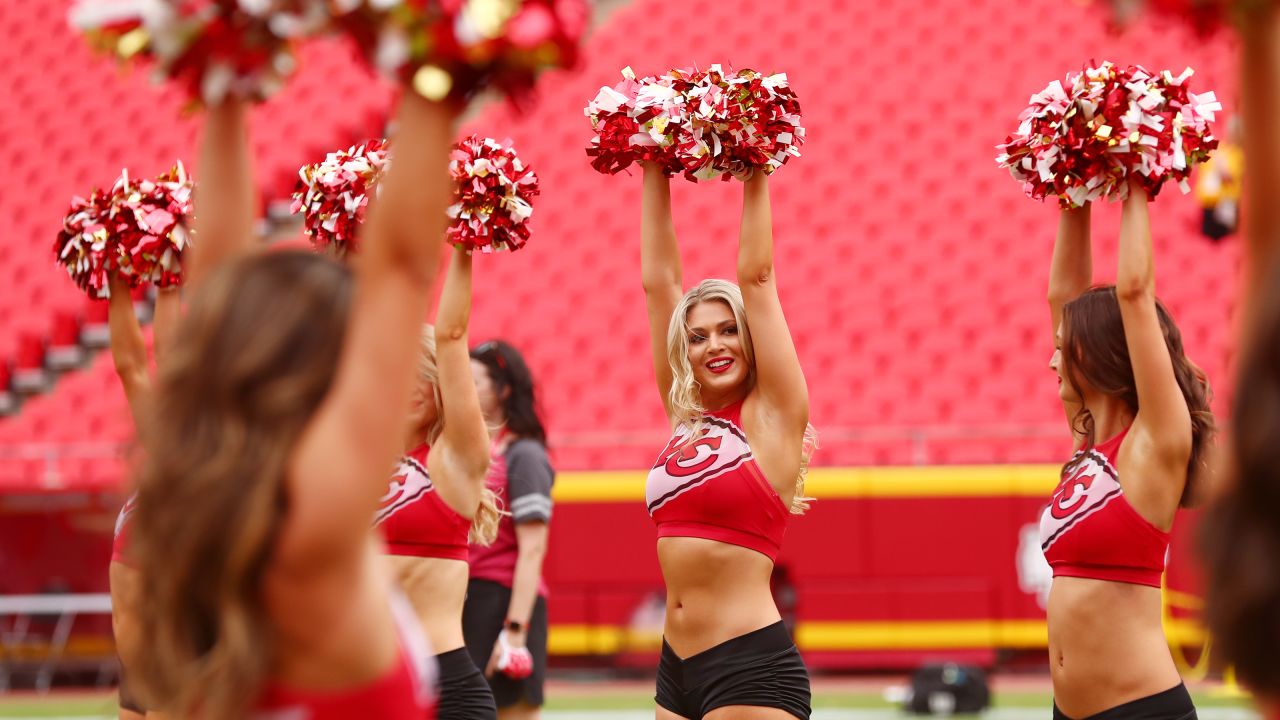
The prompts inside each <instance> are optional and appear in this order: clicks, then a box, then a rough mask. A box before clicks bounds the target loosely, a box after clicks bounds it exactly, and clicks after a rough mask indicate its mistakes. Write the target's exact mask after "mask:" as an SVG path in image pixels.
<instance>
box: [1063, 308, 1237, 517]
mask: <svg viewBox="0 0 1280 720" xmlns="http://www.w3.org/2000/svg"><path fill="white" fill-rule="evenodd" d="M1156 315H1157V317H1159V319H1160V329H1161V331H1162V334H1163V335H1164V342H1165V346H1166V347H1167V348H1168V349H1169V357H1170V358H1171V359H1172V360H1173V372H1174V375H1175V376H1176V377H1177V379H1178V388H1179V389H1180V390H1181V391H1182V397H1183V399H1185V400H1186V402H1187V409H1188V410H1189V411H1190V412H1191V458H1190V459H1189V460H1188V462H1187V483H1186V485H1185V486H1184V488H1183V491H1182V498H1181V500H1180V505H1181V506H1182V507H1188V506H1190V505H1191V504H1192V501H1193V499H1195V498H1196V493H1195V490H1196V486H1197V481H1198V480H1199V478H1200V477H1201V476H1202V475H1203V473H1204V470H1205V463H1206V458H1207V453H1208V448H1209V444H1210V443H1211V442H1212V440H1213V435H1214V433H1215V432H1216V425H1215V423H1214V419H1213V413H1212V411H1210V409H1209V403H1210V402H1211V400H1212V399H1213V391H1212V390H1211V388H1210V387H1209V380H1208V378H1207V377H1206V376H1205V374H1204V371H1203V370H1201V369H1200V368H1199V367H1197V366H1196V364H1195V363H1193V362H1191V359H1190V358H1188V357H1187V353H1186V350H1185V349H1184V348H1183V346H1182V333H1181V332H1180V331H1179V330H1178V326H1177V324H1176V323H1174V321H1173V316H1172V315H1170V314H1169V310H1168V309H1167V308H1165V306H1164V303H1162V302H1160V301H1159V300H1156ZM1062 365H1063V369H1064V370H1065V372H1064V373H1063V374H1064V375H1065V376H1066V378H1067V382H1069V383H1071V387H1072V388H1073V389H1075V391H1076V394H1077V396H1079V397H1084V394H1083V389H1082V381H1083V382H1084V383H1088V385H1089V386H1090V387H1092V388H1094V389H1096V390H1097V391H1098V392H1100V393H1103V394H1104V395H1108V396H1111V397H1115V398H1119V399H1120V400H1121V401H1122V402H1124V404H1125V407H1127V408H1128V409H1129V411H1130V412H1132V413H1134V414H1135V415H1136V414H1137V412H1138V386H1137V382H1136V381H1135V380H1134V377H1133V363H1132V361H1131V360H1130V359H1129V346H1128V344H1126V342H1125V334H1124V322H1123V321H1122V320H1121V317H1120V302H1119V300H1117V299H1116V288H1115V286H1114V285H1105V286H1101V287H1096V288H1093V289H1091V290H1088V291H1087V292H1085V293H1083V294H1082V295H1080V296H1079V297H1077V298H1076V299H1074V300H1072V301H1071V302H1069V303H1067V304H1066V305H1065V306H1064V307H1063V308H1062ZM1071 424H1072V427H1073V428H1074V429H1075V431H1076V432H1077V433H1079V434H1080V435H1082V436H1083V437H1084V438H1085V439H1086V440H1085V442H1086V447H1092V446H1093V445H1094V443H1096V442H1097V440H1098V439H1097V438H1096V437H1094V426H1093V416H1092V415H1091V414H1090V413H1089V411H1088V409H1086V408H1084V407H1083V406H1081V408H1080V410H1079V412H1077V413H1076V416H1075V417H1074V418H1072V420H1071ZM1073 462H1074V461H1073ZM1071 464H1072V463H1068V464H1067V468H1066V469H1067V470H1069V469H1070V466H1071Z"/></svg>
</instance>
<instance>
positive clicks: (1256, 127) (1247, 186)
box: [1240, 3, 1280, 357]
mask: <svg viewBox="0 0 1280 720" xmlns="http://www.w3.org/2000/svg"><path fill="white" fill-rule="evenodd" d="M1240 36H1241V42H1240V49H1241V55H1240V73H1241V76H1240V84H1241V88H1240V105H1241V113H1242V116H1243V124H1242V128H1243V133H1244V143H1243V144H1244V153H1245V169H1244V175H1245V179H1244V212H1245V215H1244V223H1243V225H1244V227H1243V231H1244V239H1245V260H1244V265H1243V267H1244V278H1243V279H1244V292H1243V293H1242V298H1241V304H1242V313H1243V325H1244V328H1245V334H1244V336H1243V337H1244V340H1243V342H1242V343H1241V344H1242V346H1245V345H1248V343H1249V341H1250V338H1251V335H1252V333H1251V332H1250V328H1252V325H1253V318H1254V316H1255V315H1257V311H1256V308H1257V305H1258V303H1259V302H1260V301H1261V298H1262V296H1263V295H1264V294H1265V290H1266V288H1267V287H1268V284H1267V283H1268V281H1269V280H1271V281H1273V280H1272V279H1273V278H1274V277H1275V273H1276V272H1277V271H1278V269H1280V266H1278V265H1277V262H1278V260H1280V203H1277V202H1276V197H1277V194H1280V125H1278V124H1277V123H1276V120H1275V119H1276V116H1277V114H1278V113H1280V6H1277V5H1276V3H1258V4H1257V5H1256V7H1255V8H1254V9H1253V10H1251V11H1250V13H1249V17H1248V18H1247V19H1246V20H1245V21H1244V22H1242V23H1240ZM1244 356H1245V352H1244V350H1243V349H1242V350H1241V357H1244Z"/></svg>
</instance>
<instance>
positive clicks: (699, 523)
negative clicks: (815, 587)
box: [645, 402, 789, 560]
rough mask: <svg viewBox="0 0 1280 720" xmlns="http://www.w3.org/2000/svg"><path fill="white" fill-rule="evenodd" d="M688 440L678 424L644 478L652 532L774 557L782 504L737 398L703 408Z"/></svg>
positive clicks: (780, 531) (784, 521) (784, 516)
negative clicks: (754, 449)
mask: <svg viewBox="0 0 1280 720" xmlns="http://www.w3.org/2000/svg"><path fill="white" fill-rule="evenodd" d="M703 417H704V418H705V426H706V429H705V432H704V433H703V435H702V436H701V437H700V438H698V439H697V440H694V441H693V442H692V443H689V444H688V445H683V443H684V441H685V438H686V437H687V436H688V429H687V428H678V429H677V430H676V432H675V434H674V435H673V436H672V438H671V441H670V442H668V443H667V447H666V448H665V449H664V450H663V451H662V455H660V456H659V457H658V461H657V462H656V463H655V464H654V466H653V469H652V470H650V471H649V479H648V481H647V482H646V483H645V496H646V499H647V501H648V503H649V516H650V517H652V518H653V522H654V524H655V525H657V526H658V537H659V538H664V537H696V538H705V539H707V540H716V541H719V542H723V543H729V544H730V545H739V546H741V547H745V548H749V549H751V550H755V551H756V552H759V553H763V554H764V555H766V556H768V558H769V559H770V560H777V558H778V551H779V550H780V549H781V547H782V536H783V534H784V533H785V532H786V530H787V516H788V515H789V513H788V511H787V508H786V507H784V506H783V504H782V498H780V497H779V496H778V493H777V491H775V490H774V489H773V486H772V485H770V484H769V481H768V480H766V479H765V477H764V473H763V472H761V471H760V466H759V465H758V464H757V463H756V461H755V458H754V457H753V456H752V455H751V447H750V446H749V445H748V444H747V436H746V434H745V433H744V432H743V431H742V423H741V418H742V403H741V402H738V403H735V404H733V405H730V406H729V407H727V408H725V409H724V410H720V411H718V412H708V413H706V414H705V415H704V416H703Z"/></svg>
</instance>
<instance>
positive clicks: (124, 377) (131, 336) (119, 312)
mask: <svg viewBox="0 0 1280 720" xmlns="http://www.w3.org/2000/svg"><path fill="white" fill-rule="evenodd" d="M107 282H108V283H109V285H110V289H111V299H110V300H108V301H107V302H108V304H107V326H108V328H109V329H110V331H111V361H112V363H114V364H115V367H116V376H117V377H119V378H120V385H121V386H123V387H124V397H125V401H126V402H128V403H129V414H130V415H132V416H133V425H134V427H135V428H140V427H142V417H141V413H142V401H143V398H144V397H145V396H146V394H147V392H148V391H149V390H150V389H151V374H150V371H149V370H148V368H147V341H146V339H145V338H144V337H143V336H142V326H141V325H139V324H138V316H137V314H136V313H135V312H134V309H133V295H132V293H131V291H130V289H129V285H128V284H127V283H126V282H125V281H124V280H123V279H121V277H120V276H119V275H118V274H117V273H114V272H113V273H111V276H110V277H109V278H108V279H107Z"/></svg>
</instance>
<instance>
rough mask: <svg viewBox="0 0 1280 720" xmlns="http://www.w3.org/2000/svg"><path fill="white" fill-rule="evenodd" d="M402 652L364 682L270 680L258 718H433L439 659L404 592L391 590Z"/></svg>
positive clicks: (324, 719) (260, 698)
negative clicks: (297, 684) (306, 686)
mask: <svg viewBox="0 0 1280 720" xmlns="http://www.w3.org/2000/svg"><path fill="white" fill-rule="evenodd" d="M391 614H392V617H393V618H394V619H395V624H396V634H397V635H398V637H399V641H400V642H399V645H400V653H399V658H397V660H396V663H395V665H393V666H392V667H391V669H390V670H388V671H387V673H386V674H385V675H383V676H382V677H380V678H378V679H377V680H374V681H373V682H371V683H368V684H366V685H363V686H361V687H358V688H354V689H350V690H340V691H336V692H334V691H324V690H299V689H297V688H289V687H285V686H284V685H281V684H279V683H274V682H269V683H267V687H266V688H265V689H264V690H263V693H262V695H261V696H260V697H259V699H258V702H257V704H256V707H255V712H254V713H253V715H252V720H350V718H380V720H424V719H425V720H433V718H435V716H436V713H435V697H434V695H435V675H436V668H435V659H434V657H433V656H432V654H431V648H430V646H429V645H428V644H427V640H426V637H425V636H424V635H423V634H422V628H421V627H420V626H419V625H418V621H417V618H416V617H414V614H413V609H412V608H411V607H409V604H408V602H407V601H405V599H404V597H403V596H401V595H400V594H399V592H393V593H392V595H391Z"/></svg>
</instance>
